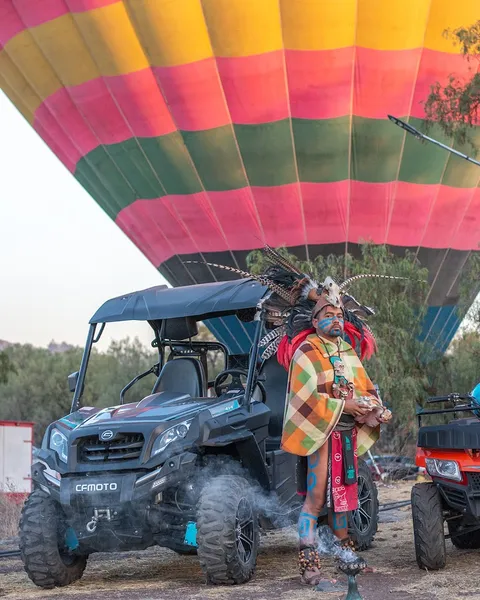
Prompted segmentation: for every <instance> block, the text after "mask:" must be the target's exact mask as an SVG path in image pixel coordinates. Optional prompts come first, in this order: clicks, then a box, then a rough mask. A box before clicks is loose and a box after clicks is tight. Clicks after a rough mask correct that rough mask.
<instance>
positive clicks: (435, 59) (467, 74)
mask: <svg viewBox="0 0 480 600" xmlns="http://www.w3.org/2000/svg"><path fill="white" fill-rule="evenodd" d="M478 68H480V66H479V63H478V62H477V61H476V60H471V61H467V60H466V59H465V58H464V57H463V56H462V55H461V54H447V53H442V52H436V51H435V50H427V49H425V50H423V53H422V58H421V61H420V67H419V71H418V76H417V81H416V85H415V93H414V96H413V102H412V110H411V115H412V116H413V117H417V118H419V119H422V118H425V108H424V104H423V102H425V100H426V99H427V98H428V95H429V94H430V89H431V86H432V85H434V84H435V83H436V82H439V83H440V84H441V85H442V86H444V85H447V84H448V80H449V76H450V74H453V75H454V76H455V77H459V78H461V79H462V80H463V81H465V80H466V78H468V79H470V78H471V77H472V75H473V74H474V73H476V72H477V70H478Z"/></svg>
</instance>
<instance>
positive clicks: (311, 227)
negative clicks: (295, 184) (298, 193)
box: [300, 181, 349, 244]
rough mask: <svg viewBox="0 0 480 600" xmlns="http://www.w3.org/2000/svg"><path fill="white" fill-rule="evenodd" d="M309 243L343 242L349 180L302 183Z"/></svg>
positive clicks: (345, 230)
mask: <svg viewBox="0 0 480 600" xmlns="http://www.w3.org/2000/svg"><path fill="white" fill-rule="evenodd" d="M300 187H301V190H302V198H303V210H304V214H305V223H306V228H307V238H308V242H309V243H310V244H318V243H321V244H335V243H338V242H344V241H345V239H346V235H347V201H348V188H349V182H348V181H335V182H333V183H301V184H300Z"/></svg>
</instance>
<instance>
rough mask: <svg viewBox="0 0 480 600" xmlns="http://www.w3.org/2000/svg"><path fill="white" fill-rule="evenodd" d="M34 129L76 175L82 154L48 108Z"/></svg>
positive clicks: (36, 122) (44, 110)
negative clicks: (76, 168)
mask: <svg viewBox="0 0 480 600" xmlns="http://www.w3.org/2000/svg"><path fill="white" fill-rule="evenodd" d="M34 128H35V131H36V132H37V133H38V134H39V135H40V137H41V138H42V140H43V141H44V142H45V143H46V144H47V146H48V147H49V148H50V150H52V152H53V153H54V154H55V156H57V157H58V159H59V160H60V161H61V162H62V163H63V164H64V165H65V166H66V167H67V169H68V170H69V171H71V172H72V173H74V172H75V167H76V164H77V162H78V161H79V160H80V158H81V154H80V152H78V150H77V149H76V148H75V146H74V145H73V143H72V141H71V140H70V139H68V137H67V136H66V135H65V132H64V131H63V130H62V129H61V128H60V127H59V125H58V123H57V121H56V119H55V118H54V117H53V116H52V115H51V114H50V112H49V111H48V109H47V108H46V107H44V109H43V111H42V114H41V115H40V119H39V120H38V121H37V120H35V123H34Z"/></svg>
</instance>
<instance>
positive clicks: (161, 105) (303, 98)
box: [0, 0, 480, 351]
mask: <svg viewBox="0 0 480 600" xmlns="http://www.w3.org/2000/svg"><path fill="white" fill-rule="evenodd" d="M477 18H478V0H458V1H457V2H452V1H451V0H428V1H427V0H403V2H397V1H395V2H385V0H261V1H259V0H123V1H120V0H42V1H41V2H40V1H39V0H0V85H1V87H2V89H3V90H4V91H5V93H6V94H7V95H8V96H9V97H10V99H11V100H12V102H13V103H14V104H15V105H16V106H17V108H18V110H20V111H21V112H22V114H23V115H24V116H25V118H26V119H28V120H29V122H30V123H31V124H32V126H33V127H34V128H35V130H36V131H37V132H38V134H39V135H40V136H41V137H42V138H43V139H44V140H45V142H46V143H47V144H48V146H49V147H50V148H51V150H52V151H53V152H54V153H55V154H56V155H57V156H58V158H59V159H60V160H61V161H62V162H63V164H64V165H65V166H66V167H67V168H68V169H69V170H70V171H71V172H72V174H73V176H74V177H76V179H77V180H78V181H79V182H80V183H81V184H82V185H83V186H84V187H85V189H86V190H87V191H88V192H89V193H90V194H91V195H92V197H93V198H94V199H95V200H96V201H97V202H98V204H99V205H100V206H101V207H102V208H103V210H105V211H106V212H107V214H108V215H109V216H110V217H111V218H112V219H113V220H114V221H115V222H116V224H117V225H118V226H119V227H120V228H121V229H122V230H123V231H124V232H125V233H126V234H127V236H128V237H129V238H130V239H131V240H132V241H133V242H134V243H135V244H136V245H137V246H138V247H139V248H140V250H141V251H142V252H143V253H144V254H145V256H146V257H147V258H148V259H149V260H150V261H151V262H152V263H153V264H154V265H156V266H157V267H158V268H159V270H160V271H161V273H162V274H163V275H164V276H165V277H166V278H167V280H168V281H170V282H171V283H172V284H173V285H179V284H191V283H195V282H200V281H208V280H214V279H215V278H217V279H222V278H226V277H228V276H227V275H226V274H225V273H224V272H221V271H213V270H210V269H208V268H206V267H204V266H198V265H185V264H183V261H184V260H189V259H190V260H191V259H194V260H195V259H196V260H204V259H205V260H210V261H213V262H218V263H223V264H230V265H232V266H240V267H242V266H244V265H245V257H246V255H247V254H248V252H249V251H250V250H252V249H255V248H258V247H261V246H262V245H263V243H265V242H266V243H268V244H270V245H271V246H281V245H285V246H287V247H289V248H291V250H292V251H293V252H294V253H296V254H297V255H298V256H300V257H303V258H305V257H308V256H310V257H314V256H315V255H316V254H319V253H322V254H326V253H329V252H334V253H343V252H345V251H346V250H347V249H348V251H350V252H353V253H355V252H357V251H358V243H359V242H360V241H362V240H372V241H373V242H375V243H379V244H380V243H388V244H390V245H391V246H392V247H393V248H395V249H398V251H399V252H401V251H402V250H403V249H405V248H411V249H414V250H415V252H416V253H417V256H418V258H419V259H420V260H421V262H422V263H423V264H424V265H425V266H427V267H428V268H429V269H430V278H431V290H430V294H429V298H428V302H429V312H428V315H427V318H426V321H425V324H424V336H425V337H427V338H428V339H430V340H431V341H433V342H434V343H435V344H436V345H437V347H438V348H440V349H442V350H443V349H445V348H446V346H447V345H448V343H449V341H450V340H451V338H452V336H453V334H454V333H455V331H456V329H457V327H458V324H459V319H460V316H459V315H458V314H457V312H456V310H455V307H456V304H457V300H458V289H457V288H458V278H459V274H460V273H461V271H462V268H463V266H464V265H465V262H466V260H467V258H468V256H469V254H470V253H471V252H472V251H477V250H478V248H479V242H480V194H479V192H478V183H479V175H480V170H479V169H478V167H477V166H475V165H472V164H468V163H467V162H466V161H462V160H461V159H459V158H456V157H452V156H451V155H450V154H448V153H447V152H445V151H443V150H441V149H440V148H437V147H435V146H432V145H425V144H421V143H419V142H418V141H417V140H415V139H414V138H412V137H411V136H408V135H406V134H405V132H404V131H402V130H401V129H399V128H397V127H395V126H394V125H392V124H391V123H390V122H389V121H388V119H387V114H389V113H390V114H393V115H395V116H397V117H400V118H402V119H404V120H407V121H409V122H410V123H411V124H413V125H414V126H415V127H417V128H419V129H422V127H423V125H422V119H423V117H424V109H423V105H422V101H424V100H425V99H426V97H427V95H428V93H429V90H430V86H431V85H432V84H434V83H435V82H436V81H439V82H441V83H442V82H443V83H445V82H446V81H447V79H448V76H449V74H450V73H455V74H456V75H458V76H460V77H462V76H468V75H469V69H471V68H472V63H468V61H466V60H464V59H463V58H462V56H461V55H460V50H459V48H458V47H455V46H454V45H453V44H452V42H451V40H449V39H447V38H446V37H445V36H444V35H443V32H444V30H445V29H446V28H455V27H458V26H461V25H468V24H471V23H474V22H475V21H476V20H477ZM430 135H432V136H433V137H437V138H438V139H440V140H441V141H443V142H444V143H447V144H449V143H451V140H448V139H447V138H446V137H445V136H444V135H443V134H442V133H441V132H440V131H439V130H435V128H434V129H433V131H432V132H431V134H430ZM473 136H474V137H475V138H478V134H477V131H476V130H475V131H474V132H473ZM465 151H468V148H467V149H465ZM212 326H213V327H214V328H215V327H216V328H217V329H216V333H217V334H218V335H220V337H222V336H223V339H225V340H227V338H228V340H229V343H230V344H233V346H235V347H236V346H238V348H237V350H239V351H240V350H241V348H243V347H244V342H243V341H242V340H243V337H242V336H244V337H245V336H246V337H245V340H248V338H249V336H250V333H249V331H248V328H245V326H243V325H241V326H240V325H239V324H238V323H236V324H235V327H234V329H235V330H232V324H231V323H225V322H220V321H218V322H216V324H213V325H212ZM222 328H223V329H222Z"/></svg>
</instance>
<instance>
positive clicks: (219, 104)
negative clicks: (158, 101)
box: [153, 58, 230, 131]
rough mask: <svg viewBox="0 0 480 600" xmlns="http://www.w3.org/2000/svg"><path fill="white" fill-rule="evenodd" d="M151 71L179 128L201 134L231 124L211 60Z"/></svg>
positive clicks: (155, 68) (213, 63)
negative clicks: (203, 131)
mask: <svg viewBox="0 0 480 600" xmlns="http://www.w3.org/2000/svg"><path fill="white" fill-rule="evenodd" d="M153 71H154V73H155V75H156V77H157V78H158V81H159V82H160V86H161V88H162V91H163V94H164V96H165V99H166V101H167V104H168V106H169V108H170V112H171V114H172V116H173V118H174V120H175V123H176V125H177V127H178V129H183V130H185V131H200V130H202V129H213V128H214V127H221V126H222V125H226V124H228V123H230V115H229V113H228V108H227V105H226V102H225V98H224V95H223V90H222V86H221V83H220V79H219V76H218V73H217V67H216V64H215V59H214V58H206V59H205V60H200V61H198V62H194V63H189V64H186V65H179V66H176V67H153Z"/></svg>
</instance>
